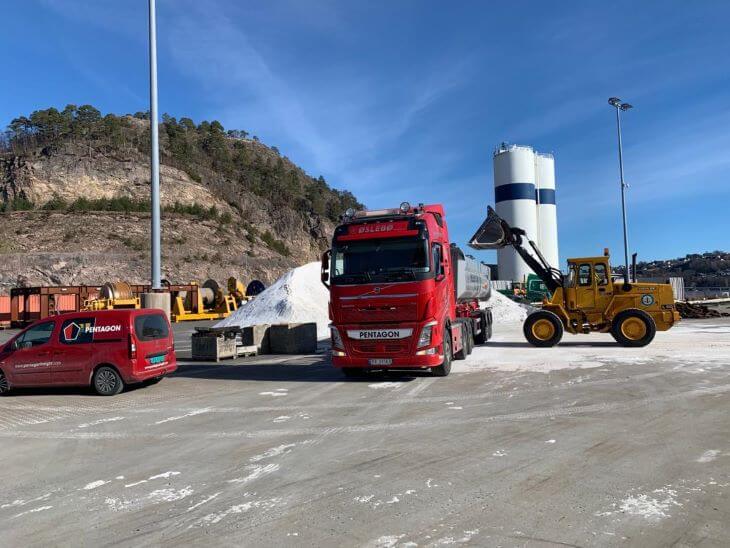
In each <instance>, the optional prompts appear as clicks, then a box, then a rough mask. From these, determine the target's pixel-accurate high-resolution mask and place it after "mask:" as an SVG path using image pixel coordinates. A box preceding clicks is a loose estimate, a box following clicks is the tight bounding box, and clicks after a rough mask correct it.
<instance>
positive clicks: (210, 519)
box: [200, 493, 283, 526]
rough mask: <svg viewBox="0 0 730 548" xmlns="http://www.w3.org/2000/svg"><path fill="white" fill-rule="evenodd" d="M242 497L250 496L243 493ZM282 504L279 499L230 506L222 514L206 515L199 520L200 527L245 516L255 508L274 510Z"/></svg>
mask: <svg viewBox="0 0 730 548" xmlns="http://www.w3.org/2000/svg"><path fill="white" fill-rule="evenodd" d="M244 496H250V494H249V493H245V494H244ZM282 504H283V503H282V499H280V498H273V499H266V500H251V501H248V502H244V503H243V504H236V505H234V506H231V507H230V508H227V509H226V510H224V511H222V512H217V513H215V514H208V515H207V516H205V517H204V518H203V519H202V520H201V522H200V525H202V526H208V525H215V524H216V523H220V522H221V521H223V520H224V519H225V518H227V517H228V516H231V515H235V514H245V513H246V512H249V511H251V510H254V509H256V508H260V509H264V510H268V509H270V508H275V507H277V506H281V505H282Z"/></svg>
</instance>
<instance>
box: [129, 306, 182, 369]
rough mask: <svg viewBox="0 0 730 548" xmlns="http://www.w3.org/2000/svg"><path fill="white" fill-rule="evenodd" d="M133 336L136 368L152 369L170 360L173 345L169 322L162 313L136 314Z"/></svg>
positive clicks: (164, 364) (162, 365)
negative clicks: (135, 349) (135, 348)
mask: <svg viewBox="0 0 730 548" xmlns="http://www.w3.org/2000/svg"><path fill="white" fill-rule="evenodd" d="M134 336H135V338H136V340H137V358H138V364H139V365H138V370H142V371H154V370H155V369H159V368H163V367H164V366H166V365H167V364H168V363H169V362H170V359H171V356H170V354H171V353H172V352H174V346H173V344H172V334H171V333H170V324H169V322H168V321H167V317H166V316H165V315H164V314H162V313H158V312H149V313H142V314H138V315H136V316H135V317H134Z"/></svg>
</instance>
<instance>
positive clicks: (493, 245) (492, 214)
mask: <svg viewBox="0 0 730 548" xmlns="http://www.w3.org/2000/svg"><path fill="white" fill-rule="evenodd" d="M510 238H511V232H510V227H509V225H508V224H507V223H506V221H504V219H502V217H500V216H499V215H497V212H496V211H494V209H492V207H491V206H488V208H487V218H486V219H484V222H483V223H482V225H481V226H480V227H479V228H478V229H477V231H476V232H475V233H474V236H472V237H471V239H470V240H469V247H471V248H474V249H500V248H503V247H505V246H507V245H509V244H510V241H511V239H510Z"/></svg>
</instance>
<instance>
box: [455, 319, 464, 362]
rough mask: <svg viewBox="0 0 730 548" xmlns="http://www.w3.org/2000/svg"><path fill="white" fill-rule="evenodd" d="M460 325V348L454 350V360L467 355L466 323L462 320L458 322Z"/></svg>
mask: <svg viewBox="0 0 730 548" xmlns="http://www.w3.org/2000/svg"><path fill="white" fill-rule="evenodd" d="M458 325H460V326H461V350H459V351H458V352H454V359H455V360H465V359H466V356H467V346H466V345H467V342H466V337H467V332H466V324H465V323H464V322H459V324H458Z"/></svg>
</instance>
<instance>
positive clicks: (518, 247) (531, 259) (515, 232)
mask: <svg viewBox="0 0 730 548" xmlns="http://www.w3.org/2000/svg"><path fill="white" fill-rule="evenodd" d="M487 211H488V213H487V218H486V219H485V220H484V222H483V223H482V224H481V226H480V227H479V228H478V229H477V231H476V232H475V233H474V236H472V237H471V239H470V240H469V247H471V248H473V249H480V250H483V249H500V248H503V247H506V246H508V245H511V246H512V247H513V248H515V251H517V253H518V254H519V255H520V257H522V260H523V261H525V263H526V264H527V266H529V267H530V268H531V269H532V270H533V272H535V274H537V276H538V277H539V278H540V279H541V280H542V281H543V282H544V283H545V286H546V287H547V288H548V290H549V291H550V292H551V293H554V292H555V290H556V289H558V288H559V287H563V275H562V273H561V272H560V270H558V269H557V268H554V267H552V266H550V264H548V262H547V261H546V260H545V257H544V256H543V255H542V253H540V250H539V249H538V248H537V245H535V242H533V241H532V240H530V239H528V238H527V234H526V233H525V231H524V230H522V229H521V228H516V227H511V226H510V225H509V224H508V223H507V221H505V220H504V219H502V218H501V217H500V216H499V215H497V212H496V211H494V209H492V207H491V206H489V207H488V208H487ZM523 238H524V239H526V240H527V241H528V242H529V244H530V247H531V248H532V250H533V252H534V255H533V254H532V253H530V252H529V251H528V250H527V249H526V248H525V246H524V245H523Z"/></svg>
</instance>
